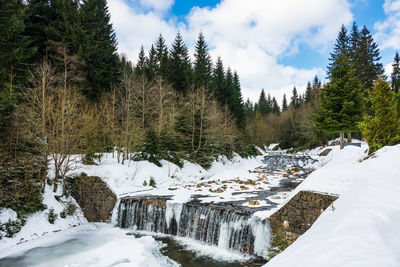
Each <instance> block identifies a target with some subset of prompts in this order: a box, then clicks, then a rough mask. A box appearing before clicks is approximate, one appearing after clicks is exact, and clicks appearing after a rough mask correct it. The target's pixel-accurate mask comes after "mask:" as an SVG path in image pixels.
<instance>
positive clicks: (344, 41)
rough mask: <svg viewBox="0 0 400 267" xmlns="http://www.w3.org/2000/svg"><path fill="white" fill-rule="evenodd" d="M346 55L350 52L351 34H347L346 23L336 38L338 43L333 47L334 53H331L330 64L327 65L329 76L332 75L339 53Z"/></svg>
mask: <svg viewBox="0 0 400 267" xmlns="http://www.w3.org/2000/svg"><path fill="white" fill-rule="evenodd" d="M342 54H344V55H346V56H348V54H349V36H348V35H347V29H346V27H345V26H344V25H342V27H341V28H340V31H339V34H338V37H337V38H336V44H335V47H334V48H333V53H331V54H330V58H329V61H330V62H329V64H328V67H327V75H328V78H330V77H331V71H332V67H333V64H334V62H336V60H337V59H338V57H339V55H342Z"/></svg>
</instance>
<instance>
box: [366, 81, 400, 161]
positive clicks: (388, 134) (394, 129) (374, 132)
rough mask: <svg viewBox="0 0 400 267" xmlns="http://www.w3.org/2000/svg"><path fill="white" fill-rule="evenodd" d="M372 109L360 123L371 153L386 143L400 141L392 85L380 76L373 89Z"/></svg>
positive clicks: (399, 127) (371, 97) (399, 129)
mask: <svg viewBox="0 0 400 267" xmlns="http://www.w3.org/2000/svg"><path fill="white" fill-rule="evenodd" d="M370 99H371V103H372V106H371V111H372V113H373V115H365V116H364V121H363V122H362V123H360V128H361V131H362V133H363V135H364V137H365V139H366V140H367V142H368V145H369V152H368V153H369V154H371V153H373V152H375V151H376V150H378V149H380V148H382V147H383V146H385V145H393V144H396V143H400V124H399V120H398V118H397V111H396V107H395V103H394V93H393V92H392V90H391V88H390V85H389V83H388V82H386V81H385V80H384V79H382V78H380V79H378V81H377V82H376V83H375V85H374V87H373V89H372V91H371V96H370Z"/></svg>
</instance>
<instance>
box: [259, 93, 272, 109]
mask: <svg viewBox="0 0 400 267" xmlns="http://www.w3.org/2000/svg"><path fill="white" fill-rule="evenodd" d="M257 106H258V109H259V111H260V112H261V114H263V115H268V114H269V113H270V112H271V109H270V106H269V103H268V99H267V97H266V96H265V92H264V89H262V90H261V94H260V97H259V99H258V103H257Z"/></svg>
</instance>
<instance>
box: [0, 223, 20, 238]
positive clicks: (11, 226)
mask: <svg viewBox="0 0 400 267" xmlns="http://www.w3.org/2000/svg"><path fill="white" fill-rule="evenodd" d="M23 225H24V221H23V220H20V219H16V220H13V221H12V220H11V219H9V220H8V222H7V223H6V224H4V226H3V231H4V232H6V235H5V236H6V237H8V238H11V237H13V236H14V234H16V233H18V232H19V231H21V228H22V226H23ZM0 239H1V238H0Z"/></svg>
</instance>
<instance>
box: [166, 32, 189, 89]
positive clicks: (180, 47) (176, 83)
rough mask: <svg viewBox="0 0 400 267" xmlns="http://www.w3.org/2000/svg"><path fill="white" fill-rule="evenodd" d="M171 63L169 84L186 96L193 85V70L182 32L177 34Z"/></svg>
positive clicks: (171, 54)
mask: <svg viewBox="0 0 400 267" xmlns="http://www.w3.org/2000/svg"><path fill="white" fill-rule="evenodd" d="M169 63H170V64H169V69H170V70H169V75H168V80H169V82H170V83H171V84H172V87H173V88H174V89H175V90H176V91H177V92H179V93H183V94H185V93H186V92H187V91H188V90H189V87H190V84H191V75H192V74H191V72H192V70H191V63H190V58H189V54H188V49H187V47H186V45H185V43H184V42H183V39H182V35H181V33H180V32H178V33H177V35H176V37H175V40H174V42H173V44H172V48H171V51H170V58H169Z"/></svg>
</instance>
